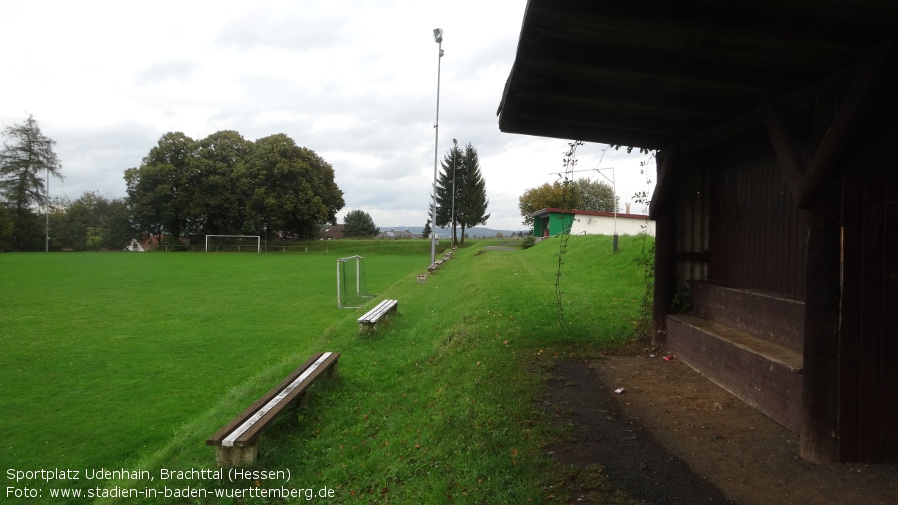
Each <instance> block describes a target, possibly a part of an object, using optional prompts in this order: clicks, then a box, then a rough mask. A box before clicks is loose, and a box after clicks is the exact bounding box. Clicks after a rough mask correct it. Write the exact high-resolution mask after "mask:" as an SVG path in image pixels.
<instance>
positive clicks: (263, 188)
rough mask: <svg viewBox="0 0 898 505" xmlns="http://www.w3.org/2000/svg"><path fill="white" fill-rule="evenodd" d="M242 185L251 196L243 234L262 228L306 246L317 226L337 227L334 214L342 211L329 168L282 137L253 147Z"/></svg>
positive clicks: (307, 150)
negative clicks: (244, 185)
mask: <svg viewBox="0 0 898 505" xmlns="http://www.w3.org/2000/svg"><path fill="white" fill-rule="evenodd" d="M243 184H246V185H247V186H246V189H247V190H248V192H249V195H250V196H249V201H248V202H247V217H246V223H245V224H244V228H245V229H260V228H262V226H263V225H264V226H265V227H266V229H271V230H278V231H279V232H280V233H281V234H282V235H285V236H291V237H296V238H300V239H304V240H308V239H311V238H314V237H315V235H317V233H318V230H319V229H320V227H321V225H322V224H324V223H335V222H337V221H336V220H337V212H338V211H339V210H340V209H342V208H343V205H345V203H344V201H343V191H341V190H340V188H339V187H338V186H337V183H336V182H334V169H333V167H331V165H330V164H329V163H327V162H326V161H324V159H322V158H321V157H320V156H318V155H317V154H315V152H314V151H312V150H310V149H306V148H304V147H298V146H297V145H296V143H295V142H294V141H293V139H291V138H290V137H288V136H287V135H284V134H276V135H271V136H269V137H265V138H261V139H259V140H257V141H256V142H255V143H254V144H253V149H252V151H251V154H250V157H249V159H248V160H247V162H246V180H245V182H244V183H243Z"/></svg>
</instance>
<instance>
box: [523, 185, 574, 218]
mask: <svg viewBox="0 0 898 505" xmlns="http://www.w3.org/2000/svg"><path fill="white" fill-rule="evenodd" d="M580 204H581V201H580V192H579V191H576V190H575V189H574V185H573V184H572V183H571V182H570V181H564V182H562V181H555V182H554V183H552V184H549V183H545V184H543V185H542V186H538V187H535V188H530V189H528V190H526V191H524V194H523V195H521V196H520V197H519V198H518V208H519V209H520V210H521V217H522V218H523V219H522V223H523V224H525V225H527V226H531V225H533V213H534V212H536V211H538V210H542V209H549V208H556V209H577V208H579V207H580Z"/></svg>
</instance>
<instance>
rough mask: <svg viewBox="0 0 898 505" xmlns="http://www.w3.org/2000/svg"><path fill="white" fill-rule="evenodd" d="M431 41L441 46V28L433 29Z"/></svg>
mask: <svg viewBox="0 0 898 505" xmlns="http://www.w3.org/2000/svg"><path fill="white" fill-rule="evenodd" d="M433 41H434V42H436V43H437V44H441V43H442V42H443V29H442V28H434V29H433Z"/></svg>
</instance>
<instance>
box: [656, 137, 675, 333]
mask: <svg viewBox="0 0 898 505" xmlns="http://www.w3.org/2000/svg"><path fill="white" fill-rule="evenodd" d="M670 151H671V150H665V152H659V153H658V156H659V158H660V159H659V160H658V167H659V169H658V171H659V174H663V177H664V179H665V183H664V187H663V188H662V187H661V184H660V183H659V185H658V186H656V189H655V194H654V195H653V196H652V209H651V214H652V219H654V220H655V285H654V293H653V298H652V343H653V344H655V345H663V344H664V341H665V338H666V336H667V313H668V311H669V310H670V303H671V300H672V299H673V294H674V289H675V284H674V256H675V253H676V251H675V249H676V223H677V217H676V204H675V201H676V195H675V194H674V191H673V187H675V186H676V185H675V184H674V181H673V180H672V174H671V168H672V167H671V158H672V156H671V154H672V153H671V152H670Z"/></svg>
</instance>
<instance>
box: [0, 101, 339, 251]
mask: <svg viewBox="0 0 898 505" xmlns="http://www.w3.org/2000/svg"><path fill="white" fill-rule="evenodd" d="M2 134H3V138H4V142H3V148H2V150H0V251H35V250H43V249H45V248H50V247H51V246H52V247H53V248H54V249H61V248H71V249H75V250H83V249H100V248H109V249H121V248H122V247H124V246H125V245H126V244H128V243H129V242H130V241H131V239H133V238H144V237H157V238H158V239H160V240H162V241H167V242H171V243H180V241H182V240H184V239H186V238H187V237H189V236H190V235H205V234H217V235H221V234H234V235H239V234H246V235H249V234H252V235H263V234H267V235H271V236H274V237H277V238H284V239H301V240H308V239H311V238H315V237H316V236H317V234H318V231H319V229H320V226H321V225H323V224H324V223H327V222H332V223H336V219H337V212H338V211H339V210H340V209H342V208H343V206H344V200H343V192H342V191H341V190H340V188H339V187H338V186H337V184H336V182H335V180H334V170H333V167H332V166H331V165H330V164H329V163H327V162H326V161H325V160H324V159H323V158H321V157H320V156H318V155H317V154H316V153H315V152H314V151H312V150H310V149H308V148H305V147H300V146H298V145H297V144H296V143H295V142H294V140H293V139H291V138H290V137H288V136H287V135H284V134H275V135H271V136H268V137H264V138H261V139H258V140H256V141H249V140H246V139H244V138H243V137H242V136H241V135H240V134H239V133H238V132H236V131H230V130H226V131H219V132H216V133H213V134H212V135H209V136H208V137H206V138H203V139H200V140H194V139H191V138H190V137H188V136H187V135H185V134H183V133H180V132H169V133H166V134H164V135H162V137H161V138H160V139H159V141H158V143H157V144H156V145H155V146H154V147H153V148H152V149H151V150H150V152H149V153H148V154H147V156H146V157H144V158H143V160H142V162H141V164H140V165H139V166H137V167H133V168H129V169H127V170H125V173H124V177H125V183H126V187H127V197H126V198H107V197H104V196H103V195H101V194H99V193H97V192H95V191H89V192H86V193H84V194H83V195H82V196H81V197H79V198H78V199H76V200H74V201H71V200H69V199H67V198H65V197H57V198H54V199H51V198H50V197H49V191H48V190H49V188H48V183H49V180H50V177H56V178H58V179H60V180H62V179H63V176H62V164H61V163H60V161H59V159H58V157H57V156H56V154H55V152H54V151H53V146H54V145H55V143H56V142H55V141H54V140H52V139H50V138H48V137H46V136H45V135H43V133H42V132H41V130H40V126H39V125H38V123H37V121H36V120H35V119H34V117H33V116H32V115H29V116H28V117H27V118H26V120H25V121H24V122H23V123H21V124H14V125H12V126H8V127H5V128H4V129H3V131H2ZM48 230H49V231H48ZM51 232H52V233H51Z"/></svg>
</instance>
